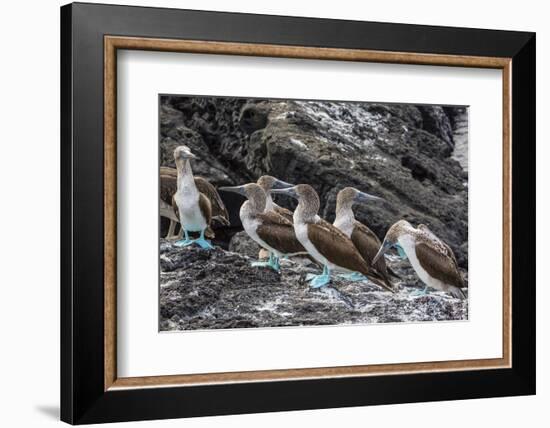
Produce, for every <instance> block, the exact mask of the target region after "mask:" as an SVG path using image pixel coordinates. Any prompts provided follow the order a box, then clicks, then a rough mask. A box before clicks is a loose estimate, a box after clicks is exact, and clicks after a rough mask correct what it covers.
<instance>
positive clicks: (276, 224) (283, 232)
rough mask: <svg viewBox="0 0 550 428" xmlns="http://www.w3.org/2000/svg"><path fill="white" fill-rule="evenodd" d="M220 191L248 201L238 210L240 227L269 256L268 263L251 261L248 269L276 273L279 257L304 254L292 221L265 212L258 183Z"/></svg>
mask: <svg viewBox="0 0 550 428" xmlns="http://www.w3.org/2000/svg"><path fill="white" fill-rule="evenodd" d="M220 190H222V191H227V192H234V193H238V194H240V195H243V196H245V197H246V198H247V199H248V200H247V201H246V202H245V203H244V204H242V206H241V209H240V211H239V216H240V218H241V222H242V224H243V228H244V230H245V232H246V233H247V234H248V236H250V237H251V238H252V239H253V240H254V241H255V242H256V243H258V244H259V245H260V246H261V247H262V248H265V249H266V250H268V251H269V254H270V256H269V261H267V262H260V261H258V262H254V263H252V266H268V267H270V268H272V269H274V270H276V271H279V270H280V264H279V258H280V257H282V256H286V255H291V254H296V253H305V252H306V250H305V249H304V247H303V246H302V244H300V242H299V241H298V239H296V235H295V234H294V228H293V226H292V222H290V221H288V220H287V219H286V218H284V217H283V216H281V215H279V214H277V213H276V212H275V211H265V206H266V199H267V197H266V194H265V192H264V191H263V189H262V188H261V187H260V186H259V185H258V184H256V183H250V184H244V185H242V186H233V187H220Z"/></svg>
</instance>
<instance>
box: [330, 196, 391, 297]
mask: <svg viewBox="0 0 550 428" xmlns="http://www.w3.org/2000/svg"><path fill="white" fill-rule="evenodd" d="M370 201H383V199H382V198H379V197H378V196H373V195H369V194H368V193H364V192H361V191H359V190H357V189H355V188H354V187H346V188H345V189H342V190H340V191H339V192H338V196H337V198H336V219H335V220H334V223H333V224H334V226H336V227H337V228H338V229H340V230H341V231H342V232H343V233H344V234H345V235H346V236H347V237H348V238H350V239H351V241H352V242H353V244H354V245H355V248H357V251H359V254H361V257H363V260H365V261H366V262H367V264H368V265H369V268H370V276H376V277H378V279H379V280H380V281H383V282H384V283H385V284H386V286H387V288H392V289H393V284H392V283H391V281H390V278H389V276H390V275H389V273H388V268H387V266H386V261H385V259H384V258H381V259H379V260H378V261H377V263H376V264H373V263H372V259H373V258H374V256H375V255H376V253H377V251H378V249H379V248H380V239H378V236H376V235H375V234H374V232H373V231H372V230H370V229H369V228H368V227H367V226H366V225H364V224H363V223H361V222H359V221H357V220H356V219H355V215H354V213H353V204H354V203H355V202H358V203H367V202H370ZM346 277H347V278H348V279H351V280H362V279H365V278H364V277H363V275H361V274H358V273H357V272H354V273H352V274H351V275H347V276H346Z"/></svg>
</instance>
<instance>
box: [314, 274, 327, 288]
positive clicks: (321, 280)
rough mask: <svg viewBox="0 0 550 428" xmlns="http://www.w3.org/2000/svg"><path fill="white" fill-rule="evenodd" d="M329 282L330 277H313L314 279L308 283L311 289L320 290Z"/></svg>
mask: <svg viewBox="0 0 550 428" xmlns="http://www.w3.org/2000/svg"><path fill="white" fill-rule="evenodd" d="M329 282H330V275H314V278H312V279H311V281H309V285H310V286H311V288H321V287H324V286H325V285H327V284H328V283H329Z"/></svg>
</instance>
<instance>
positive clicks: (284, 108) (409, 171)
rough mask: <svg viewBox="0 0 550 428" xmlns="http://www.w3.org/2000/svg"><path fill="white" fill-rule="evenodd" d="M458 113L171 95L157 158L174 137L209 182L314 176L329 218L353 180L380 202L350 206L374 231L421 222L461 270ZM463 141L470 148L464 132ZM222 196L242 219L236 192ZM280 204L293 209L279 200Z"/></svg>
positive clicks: (464, 215) (464, 248) (166, 156)
mask: <svg viewBox="0 0 550 428" xmlns="http://www.w3.org/2000/svg"><path fill="white" fill-rule="evenodd" d="M463 113H464V108H459V107H456V108H455V107H445V108H442V107H439V106H414V105H396V104H391V105H384V104H375V103H342V102H321V101H308V102H305V101H280V100H272V101H269V100H254V99H237V98H198V97H178V96H168V97H163V98H162V99H161V150H160V152H161V163H162V164H163V165H164V164H166V165H170V164H171V163H172V160H171V157H170V152H171V151H172V150H173V146H174V145H175V144H176V145H177V144H188V145H190V146H191V148H192V150H193V151H194V152H195V153H196V154H197V155H198V156H199V157H200V160H198V161H195V162H194V163H193V168H194V170H195V171H196V172H197V174H200V175H204V176H206V177H208V178H209V179H210V180H211V181H212V182H213V184H215V185H216V186H220V185H227V184H232V185H236V184H243V183H246V182H250V181H255V180H257V178H258V177H260V176H261V175H263V174H270V175H274V176H276V177H278V178H281V179H283V180H285V181H288V182H292V183H308V184H311V185H312V186H313V187H314V188H315V189H316V190H317V192H318V193H319V196H320V199H321V211H320V215H321V216H323V217H324V218H326V219H327V220H329V221H332V220H333V219H334V209H335V205H336V195H337V193H338V191H339V190H340V189H342V188H343V187H346V186H354V187H357V188H358V189H360V190H363V191H366V192H369V193H372V194H375V195H378V196H381V197H383V198H384V199H385V200H386V203H376V204H375V203H372V204H369V205H366V206H357V207H356V209H355V211H356V217H357V218H358V219H359V220H360V221H363V222H364V223H366V224H367V225H369V226H370V227H371V229H372V230H373V231H374V232H375V233H376V234H377V235H378V236H379V237H380V238H382V237H383V236H384V234H385V233H386V231H387V229H388V228H389V226H390V225H391V224H393V223H394V222H395V221H397V220H399V219H402V218H404V219H407V220H409V221H410V222H411V223H413V225H418V224H419V223H424V224H427V225H428V226H429V227H430V228H431V229H432V231H433V232H434V233H435V234H436V235H438V236H439V237H440V238H441V239H443V240H444V241H446V242H447V243H448V244H449V245H450V246H451V248H452V249H453V251H454V252H455V254H456V256H457V259H458V261H459V264H460V266H461V267H464V268H466V267H467V265H468V245H467V242H468V187H467V183H468V176H467V173H466V172H465V170H464V169H463V168H462V167H461V165H460V164H459V162H458V161H457V160H456V159H462V157H460V156H457V154H456V151H455V150H454V149H455V146H454V145H455V142H454V139H453V132H454V131H453V125H455V124H456V123H457V121H458V120H460V118H461V117H462V118H463V117H464V114H463ZM461 114H462V116H460V115H461ZM463 122H464V120H463V119H462V123H463ZM466 124H467V122H466ZM456 129H458V128H456V127H455V130H456ZM460 129H461V132H462V130H463V129H464V126H463V125H461V127H460ZM460 141H461V144H462V146H463V147H467V139H466V141H464V140H463V139H461V140H460ZM461 150H462V151H464V149H461ZM222 197H223V198H224V200H225V201H226V204H227V207H228V210H229V211H230V214H231V216H232V224H233V225H234V226H239V220H238V217H237V213H238V210H239V206H240V204H241V203H242V199H239V198H238V197H237V198H235V197H233V198H232V199H230V198H229V197H228V196H227V195H222ZM277 202H278V203H279V204H281V205H283V206H287V207H289V208H293V207H294V205H293V202H292V201H288V200H286V199H285V198H279V199H278V200H277ZM228 236H229V235H228ZM228 244H229V242H227V243H226V244H225V245H224V246H227V245H228Z"/></svg>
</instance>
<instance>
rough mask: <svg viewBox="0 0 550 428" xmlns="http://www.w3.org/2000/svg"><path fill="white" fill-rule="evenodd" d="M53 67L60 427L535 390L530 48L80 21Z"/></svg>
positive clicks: (275, 24)
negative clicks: (57, 127)
mask: <svg viewBox="0 0 550 428" xmlns="http://www.w3.org/2000/svg"><path fill="white" fill-rule="evenodd" d="M107 18H108V19H107ZM61 53H62V58H61V61H62V64H61V71H62V76H61V83H62V85H61V86H62V92H61V100H62V115H61V127H62V141H61V146H62V150H61V152H62V162H61V164H62V171H61V175H62V180H61V186H62V207H61V208H62V210H61V211H62V236H61V242H62V266H61V269H62V284H61V287H62V293H61V299H62V300H61V338H62V343H61V356H62V361H61V368H62V370H61V373H62V376H61V389H62V396H61V402H62V405H61V409H62V416H61V417H62V420H64V421H66V422H69V423H73V424H83V423H97V422H115V421H128V420H143V419H160V418H176V417H189V416H200V415H222V414H231V413H247V412H269V411H280V410H296V409H313V408H327V407H343V406H361V405H372V404H388V403H404V402H416V401H435V400H451V399H465V398H478V397H494V396H505V395H526V394H534V393H535V280H534V277H535V262H534V260H535V259H534V256H535V246H534V243H535V240H534V239H535V229H534V227H535V226H534V224H535V223H534V219H535V214H534V212H535V211H534V207H535V196H534V191H535V186H534V180H535V162H534V156H535V150H534V148H535V134H534V132H535V123H534V121H535V35H534V34H533V33H524V32H509V31H494V30H479V29H463V28H446V27H427V26H416V25H405V24H389V23H370V22H356V21H337V20H326V19H312V18H293V17H281V16H265V15H247V14H232V13H218V12H199V11H189V10H175V9H156V8H140V7H127V6H107V5H91V4H78V3H76V4H71V5H67V6H64V7H62V8H61Z"/></svg>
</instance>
